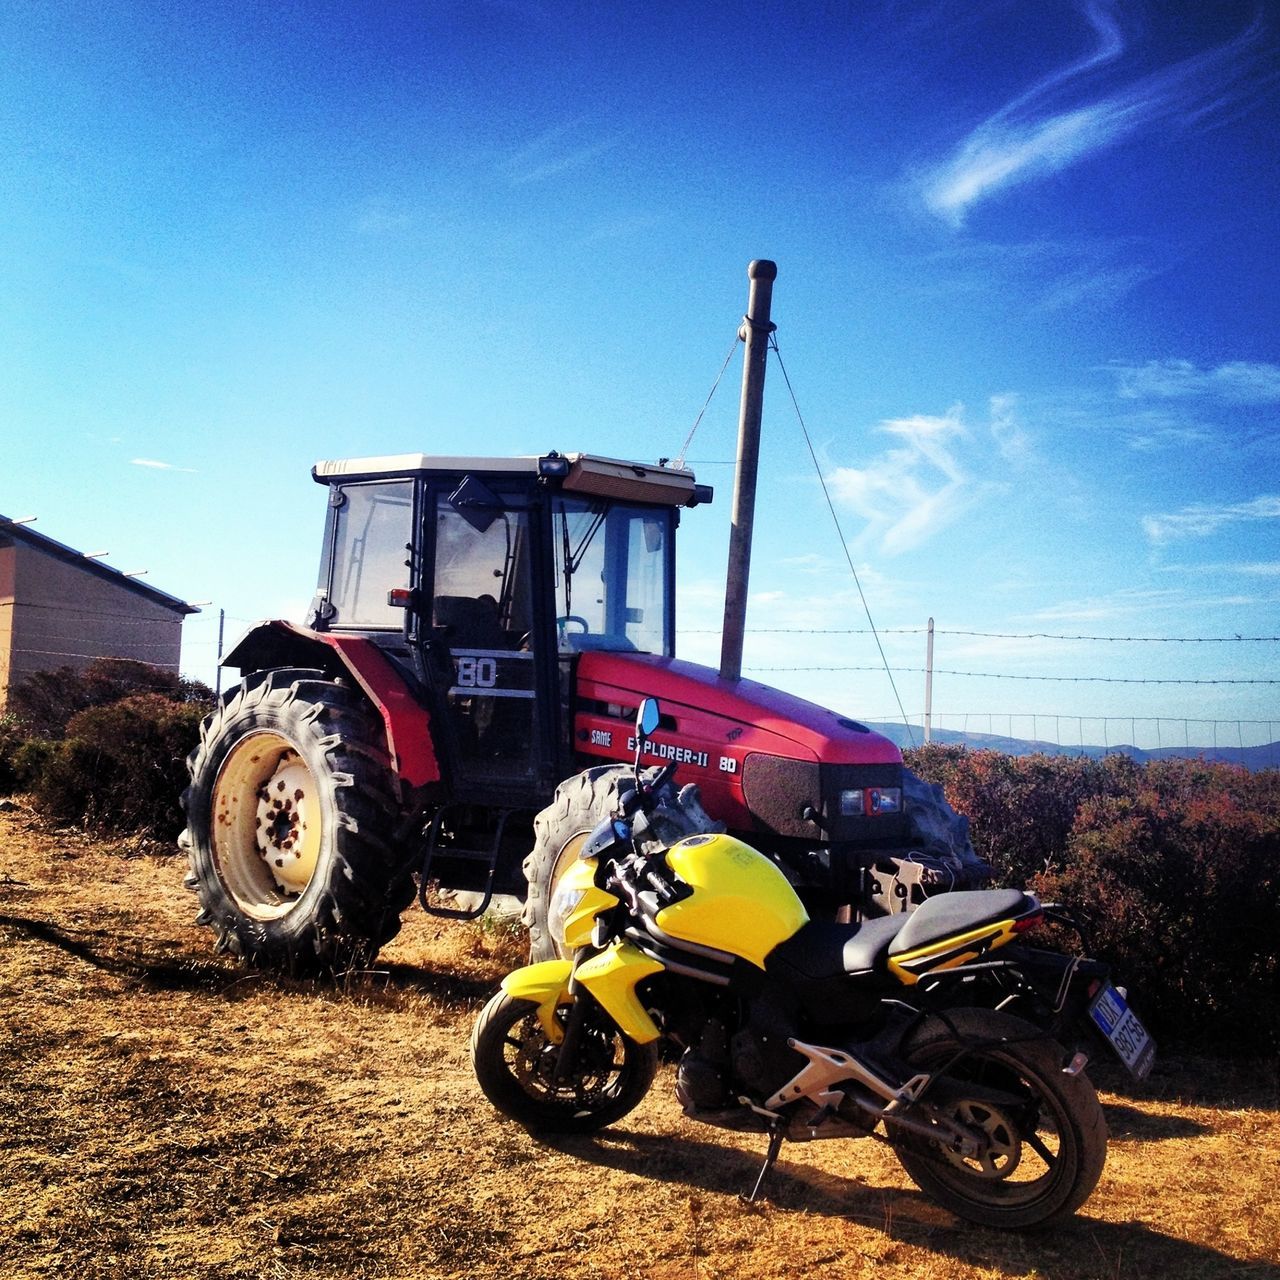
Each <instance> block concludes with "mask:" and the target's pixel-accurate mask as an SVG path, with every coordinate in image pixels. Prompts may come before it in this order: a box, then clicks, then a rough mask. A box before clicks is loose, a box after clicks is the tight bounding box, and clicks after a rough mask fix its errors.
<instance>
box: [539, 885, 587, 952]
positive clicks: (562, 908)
mask: <svg viewBox="0 0 1280 1280" xmlns="http://www.w3.org/2000/svg"><path fill="white" fill-rule="evenodd" d="M586 896H587V891H586V890H585V889H564V888H561V889H557V890H556V892H555V893H554V894H553V895H552V898H551V905H550V907H549V908H548V909H547V928H548V929H549V930H550V932H551V936H552V937H553V938H557V939H559V940H561V941H563V940H564V922H565V920H566V919H568V917H569V916H570V915H572V913H573V910H574V908H575V907H576V906H577V905H578V903H580V902H581V901H582V899H583V898H585V897H586Z"/></svg>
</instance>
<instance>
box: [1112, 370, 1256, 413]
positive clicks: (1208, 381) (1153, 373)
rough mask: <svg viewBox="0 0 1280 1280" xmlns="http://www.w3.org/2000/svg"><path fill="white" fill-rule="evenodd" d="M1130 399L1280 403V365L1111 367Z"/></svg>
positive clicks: (1118, 384) (1118, 389)
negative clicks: (1198, 398)
mask: <svg viewBox="0 0 1280 1280" xmlns="http://www.w3.org/2000/svg"><path fill="white" fill-rule="evenodd" d="M1107 368H1108V369H1109V370H1110V371H1111V372H1112V373H1113V374H1114V375H1115V379H1116V389H1117V391H1118V392H1119V394H1120V395H1121V396H1122V397H1123V398H1124V399H1126V400H1146V399H1158V400H1175V399H1189V398H1191V397H1201V398H1210V399H1216V400H1224V401H1227V402H1228V403H1231V404H1280V365H1277V364H1267V363H1265V362H1254V361H1246V360H1232V361H1229V362H1227V363H1226V364H1220V365H1217V366H1216V367H1214V368H1204V369H1202V368H1200V367H1199V366H1198V365H1195V364H1193V363H1192V362H1191V361H1190V360H1148V361H1147V362H1146V363H1145V364H1136V365H1135V364H1123V363H1120V362H1116V363H1113V364H1110V365H1108V366H1107Z"/></svg>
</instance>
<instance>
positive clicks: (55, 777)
mask: <svg viewBox="0 0 1280 1280" xmlns="http://www.w3.org/2000/svg"><path fill="white" fill-rule="evenodd" d="M206 709H207V708H206V707H204V706H203V705H200V704H196V703H183V702H175V701H173V700H172V699H170V698H166V697H163V696H161V695H160V694H156V693H141V694H134V695H133V696H131V697H127V698H123V699H121V700H120V701H118V702H115V703H112V704H111V705H109V706H102V707H91V708H89V709H87V710H84V711H81V712H79V713H77V714H76V715H74V716H73V717H72V718H71V720H70V721H69V723H68V725H67V736H66V739H65V740H64V741H63V742H61V743H57V744H55V746H54V748H53V753H52V755H51V756H50V758H49V759H48V760H47V762H46V764H45V767H44V768H43V770H42V771H41V773H40V775H39V777H38V778H37V779H36V782H35V786H34V798H35V803H36V806H37V807H38V808H39V809H40V810H41V811H42V812H43V813H45V814H47V815H48V816H49V817H51V818H54V819H56V820H58V821H61V822H83V823H84V824H85V825H86V826H88V827H90V828H92V829H95V830H98V831H103V832H107V831H111V832H133V831H142V832H147V833H149V834H151V835H154V836H156V837H157V838H158V839H172V838H173V837H174V836H176V835H177V833H178V831H179V830H181V827H182V813H181V809H180V807H179V801H178V798H179V796H180V795H181V794H182V790H183V788H184V787H185V786H186V783H187V774H186V764H185V762H186V757H187V754H188V752H189V751H190V750H191V748H192V747H194V746H195V744H196V742H197V741H198V740H199V736H200V720H201V718H202V717H203V715H204V712H205V710H206Z"/></svg>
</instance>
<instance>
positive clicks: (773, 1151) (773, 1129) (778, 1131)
mask: <svg viewBox="0 0 1280 1280" xmlns="http://www.w3.org/2000/svg"><path fill="white" fill-rule="evenodd" d="M782 1131H783V1124H782V1121H781V1120H775V1121H774V1122H773V1124H771V1125H770V1126H769V1149H768V1151H766V1152H765V1154H764V1164H763V1165H761V1167H760V1174H759V1176H758V1177H757V1178H756V1185H755V1186H754V1187H752V1188H751V1194H750V1195H749V1196H747V1197H746V1198H745V1201H744V1202H745V1203H746V1204H755V1203H756V1201H757V1200H759V1199H760V1192H761V1190H762V1189H763V1187H764V1180H765V1179H766V1178H767V1177H768V1176H769V1170H770V1169H772V1168H773V1166H774V1164H775V1163H776V1161H777V1159H778V1151H779V1149H780V1148H781V1146H782Z"/></svg>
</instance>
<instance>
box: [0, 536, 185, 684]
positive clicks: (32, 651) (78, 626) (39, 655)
mask: <svg viewBox="0 0 1280 1280" xmlns="http://www.w3.org/2000/svg"><path fill="white" fill-rule="evenodd" d="M181 648H182V614H180V613H177V612H175V611H174V610H173V609H169V608H166V607H165V606H164V605H162V604H160V603H158V602H156V601H153V600H148V599H147V598H146V597H145V596H142V595H139V594H138V593H137V592H134V591H131V590H129V588H128V587H126V586H124V585H123V584H117V583H114V582H110V581H107V580H106V579H103V578H99V577H97V576H95V575H94V574H92V573H86V572H85V571H84V570H83V569H80V568H77V567H76V566H75V565H73V564H68V563H66V562H65V561H63V560H59V559H58V558H56V557H55V556H51V555H48V554H46V553H45V552H43V551H40V550H39V549H37V548H35V547H28V546H24V545H22V544H21V543H18V544H15V545H14V546H13V547H9V548H0V707H2V706H3V704H4V701H5V699H6V696H7V692H8V688H9V687H10V686H12V685H14V684H17V683H19V682H20V681H22V680H23V679H25V678H26V677H27V676H29V675H33V674H34V673H35V672H37V671H52V670H56V669H57V668H58V667H72V668H74V669H75V670H83V669H84V668H85V667H87V666H88V665H89V663H90V662H92V661H93V659H94V658H99V657H108V658H135V659H137V660H138V661H139V662H149V663H151V664H152V665H153V666H157V667H164V668H166V669H168V670H171V671H174V672H176V671H177V670H178V661H179V655H180V652H181Z"/></svg>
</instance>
